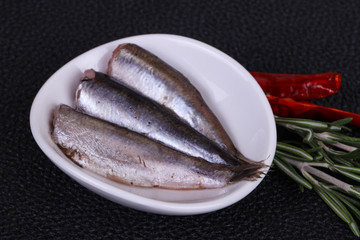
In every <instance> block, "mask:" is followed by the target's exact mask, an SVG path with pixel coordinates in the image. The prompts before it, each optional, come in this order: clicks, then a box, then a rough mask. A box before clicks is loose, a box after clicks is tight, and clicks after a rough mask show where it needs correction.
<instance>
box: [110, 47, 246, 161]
mask: <svg viewBox="0 0 360 240" xmlns="http://www.w3.org/2000/svg"><path fill="white" fill-rule="evenodd" d="M107 74H108V75H109V76H111V77H113V78H115V79H116V80H117V81H118V82H120V83H122V84H124V85H126V86H128V87H130V88H132V89H134V90H135V91H137V92H139V93H141V94H143V95H145V96H146V97H148V98H150V99H153V100H154V101H156V102H158V103H159V104H160V105H163V106H164V107H166V108H167V109H168V111H171V112H173V113H175V114H176V115H177V116H178V117H179V118H180V119H182V120H183V121H185V122H186V123H187V124H189V125H190V126H191V127H192V128H195V129H196V130H197V131H199V132H200V133H202V134H203V135H205V136H206V137H207V138H209V139H210V140H212V141H214V142H216V144H218V145H219V146H220V147H221V148H223V149H224V150H225V151H227V152H229V153H230V154H231V155H233V156H236V157H238V158H242V159H244V160H249V159H248V158H246V157H245V156H244V155H243V154H242V153H241V152H240V151H239V150H238V149H237V148H236V147H235V145H234V144H233V142H232V140H231V138H230V137H229V135H228V134H227V132H226V131H225V129H224V128H223V126H222V125H221V123H220V121H219V120H218V118H217V117H216V115H215V114H214V113H213V112H212V111H211V109H210V107H209V106H208V105H207V104H206V102H205V100H204V99H203V97H202V96H201V94H200V92H199V91H198V90H197V89H196V88H195V87H194V86H193V85H192V84H191V82H190V80H189V79H188V78H187V77H185V76H184V75H183V74H182V73H181V72H179V71H178V70H176V69H175V68H173V67H172V66H170V65H169V64H167V63H166V62H165V61H163V60H162V59H160V58H159V57H157V56H156V55H155V54H153V53H151V52H150V51H147V50H146V49H144V48H142V47H140V46H138V45H136V44H133V43H122V44H120V45H118V46H117V48H116V49H115V50H114V51H113V54H112V56H111V58H110V60H109V63H108V71H107Z"/></svg>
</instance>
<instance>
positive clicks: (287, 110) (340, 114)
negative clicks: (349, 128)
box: [266, 94, 360, 127]
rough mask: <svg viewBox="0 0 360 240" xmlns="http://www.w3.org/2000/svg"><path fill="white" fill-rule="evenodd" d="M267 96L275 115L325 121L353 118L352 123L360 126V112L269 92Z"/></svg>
mask: <svg viewBox="0 0 360 240" xmlns="http://www.w3.org/2000/svg"><path fill="white" fill-rule="evenodd" d="M266 97H267V99H268V100H269V102H270V105H271V108H272V110H273V113H274V115H277V116H280V117H294V118H311V119H321V120H325V121H335V120H339V119H342V118H352V119H353V120H352V121H351V122H350V124H351V125H353V126H355V127H360V114H356V113H351V112H346V111H342V110H339V109H336V108H331V107H324V106H319V105H317V104H314V103H309V102H297V101H294V100H293V99H292V98H278V97H275V96H272V95H269V94H267V95H266Z"/></svg>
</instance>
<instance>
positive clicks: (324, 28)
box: [0, 0, 360, 239]
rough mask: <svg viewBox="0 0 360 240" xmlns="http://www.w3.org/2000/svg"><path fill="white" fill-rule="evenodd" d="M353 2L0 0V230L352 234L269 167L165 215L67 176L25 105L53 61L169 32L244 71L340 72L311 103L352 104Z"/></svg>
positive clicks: (87, 234)
mask: <svg viewBox="0 0 360 240" xmlns="http://www.w3.org/2000/svg"><path fill="white" fill-rule="evenodd" d="M359 12H360V1H357V0H353V1H348V0H342V1H339V0H336V1H303V0H295V1H288V0H284V1H269V0H264V1H253V0H251V1H249V0H246V1H215V0H202V1H170V0H169V1H160V0H158V1H124V0H121V1H95V0H87V1H13V0H8V1H4V0H3V1H0V98H1V102H0V104H1V108H0V109H1V116H0V118H1V122H0V126H1V128H0V129H1V132H0V144H1V152H0V156H1V157H0V239H103V238H106V239H117V238H123V239H129V238H136V239H141V238H147V239H174V238H181V239H353V238H354V237H353V234H352V233H351V231H350V230H349V229H348V227H347V225H346V224H345V223H343V222H342V221H341V220H340V219H339V218H338V217H337V216H335V214H334V213H333V212H331V211H330V210H329V208H328V207H327V206H326V205H325V204H324V203H323V202H322V201H321V200H320V199H319V198H318V197H317V195H315V193H314V192H313V191H306V192H305V193H300V192H299V190H298V188H297V186H296V185H295V184H294V183H293V182H292V181H290V180H288V179H287V178H286V177H285V176H284V175H282V173H281V172H279V171H278V170H277V169H273V170H272V171H271V172H270V173H269V175H268V176H267V177H266V178H265V180H264V181H263V182H262V183H261V184H260V185H259V187H258V188H257V189H256V190H255V191H254V192H252V193H251V194H250V195H248V196H247V197H246V198H245V199H243V200H242V201H240V202H238V203H236V204H234V205H232V206H230V207H228V208H226V209H223V210H219V211H217V212H214V213H209V214H203V215H198V216H186V217H171V216H160V215H154V214H148V213H143V212H139V211H136V210H132V209H129V208H126V207H123V206H121V205H118V204H115V203H113V202H111V201H108V200H106V199H104V198H102V197H100V196H98V195H96V194H94V193H92V192H90V191H88V190H87V189H85V188H84V187H82V186H81V185H79V184H77V183H76V182H74V181H73V180H72V179H70V178H69V177H68V176H67V175H65V174H64V173H62V172H61V171H60V170H59V169H58V168H57V167H55V166H54V165H53V164H52V162H51V161H50V160H49V159H47V158H46V157H45V155H44V154H43V153H42V152H41V150H40V149H39V148H38V146H37V145H36V143H35V141H34V140H33V138H32V135H31V132H30V129H29V111H30V107H31V103H32V100H33V98H34V97H35V95H36V93H37V91H38V90H39V88H40V87H41V86H42V84H43V83H44V82H45V81H46V80H47V79H48V78H49V77H50V76H51V75H52V74H53V73H54V72H55V71H56V70H57V69H59V68H60V67H61V66H62V65H63V64H65V63H66V62H68V61H70V60H71V59H73V58H74V57H76V56H77V55H79V54H81V53H83V52H85V51H87V50H89V49H91V48H93V47H96V46H98V45H101V44H103V43H106V42H109V41H112V40H115V39H119V38H123V37H127V36H133V35H138V34H146V33H170V34H178V35H183V36H187V37H191V38H194V39H197V40H200V41H203V42H205V43H208V44H210V45H212V46H214V47H216V48H218V49H220V50H222V51H224V52H225V53H227V54H229V55H230V56H232V57H233V58H235V59H236V60H237V61H239V62H240V63H241V64H242V65H243V66H244V67H245V68H247V69H248V70H250V71H263V72H280V73H317V72H328V71H335V72H339V73H341V74H342V76H343V85H342V89H341V91H340V92H339V93H338V94H336V96H332V97H328V98H327V99H324V100H321V101H318V103H320V104H324V105H331V106H333V107H337V108H341V109H344V110H348V111H352V112H357V113H360V104H359V101H360V100H359V99H360V90H359V89H360V15H359Z"/></svg>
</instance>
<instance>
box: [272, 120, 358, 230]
mask: <svg viewBox="0 0 360 240" xmlns="http://www.w3.org/2000/svg"><path fill="white" fill-rule="evenodd" d="M275 121H276V124H277V125H278V126H280V127H284V128H285V129H287V130H289V131H291V132H294V133H295V134H296V135H297V136H298V137H299V138H298V139H297V140H295V142H294V141H291V143H290V141H279V142H278V143H277V148H276V154H275V157H274V164H275V166H277V167H278V168H279V169H280V170H281V171H283V172H284V173H285V174H286V175H287V176H289V177H290V178H291V179H293V180H294V181H295V182H296V183H298V184H299V186H300V189H304V187H305V188H307V189H313V190H314V191H315V192H316V193H317V194H318V195H319V196H320V198H321V199H322V200H323V201H324V202H325V203H326V204H327V205H328V206H329V207H330V208H331V209H332V210H333V211H334V212H335V213H336V214H337V215H338V216H339V217H340V218H341V219H342V220H343V221H344V222H346V223H347V224H348V225H349V228H350V229H351V231H352V232H353V233H354V234H355V235H356V236H357V237H360V231H359V227H358V224H357V222H356V220H357V221H359V220H360V210H359V207H360V190H359V189H358V188H357V187H356V186H354V185H353V184H351V183H352V182H360V138H357V137H350V136H348V135H345V134H344V133H343V132H344V131H351V129H349V128H348V127H347V126H345V125H346V124H348V123H349V122H350V121H351V118H345V119H341V120H338V121H335V122H331V123H325V122H321V121H315V120H310V119H298V118H282V117H275ZM299 146H300V147H299ZM323 169H327V170H328V171H323ZM329 172H330V174H329Z"/></svg>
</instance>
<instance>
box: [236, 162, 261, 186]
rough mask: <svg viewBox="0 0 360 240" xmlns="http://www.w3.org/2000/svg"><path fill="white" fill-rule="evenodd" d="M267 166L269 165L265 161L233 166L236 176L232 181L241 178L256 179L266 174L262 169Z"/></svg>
mask: <svg viewBox="0 0 360 240" xmlns="http://www.w3.org/2000/svg"><path fill="white" fill-rule="evenodd" d="M265 167H268V166H267V165H266V164H264V162H263V161H260V162H251V163H244V164H241V165H238V166H233V167H232V171H233V172H234V176H233V177H232V178H231V182H237V181H240V180H247V181H255V180H256V179H258V178H259V177H261V176H262V175H263V174H264V172H263V171H262V169H263V168H265Z"/></svg>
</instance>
